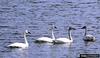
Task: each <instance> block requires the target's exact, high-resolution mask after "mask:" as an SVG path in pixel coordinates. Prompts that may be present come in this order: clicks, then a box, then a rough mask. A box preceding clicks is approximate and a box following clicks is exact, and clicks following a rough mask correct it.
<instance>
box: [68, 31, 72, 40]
mask: <svg viewBox="0 0 100 58" xmlns="http://www.w3.org/2000/svg"><path fill="white" fill-rule="evenodd" d="M68 36H69V39H70V40H73V39H72V36H71V30H68Z"/></svg>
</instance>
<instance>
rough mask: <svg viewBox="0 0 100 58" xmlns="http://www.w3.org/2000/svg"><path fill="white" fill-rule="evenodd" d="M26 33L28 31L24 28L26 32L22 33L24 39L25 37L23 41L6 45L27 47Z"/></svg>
mask: <svg viewBox="0 0 100 58" xmlns="http://www.w3.org/2000/svg"><path fill="white" fill-rule="evenodd" d="M27 33H28V31H27V30H26V32H25V33H24V39H25V43H17V42H16V43H12V44H10V45H8V47H11V48H27V47H28V46H29V44H28V42H27V39H26V34H27Z"/></svg>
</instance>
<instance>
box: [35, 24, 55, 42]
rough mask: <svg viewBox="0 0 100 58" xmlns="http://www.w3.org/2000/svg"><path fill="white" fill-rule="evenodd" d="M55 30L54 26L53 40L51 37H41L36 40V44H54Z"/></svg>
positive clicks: (52, 29)
mask: <svg viewBox="0 0 100 58" xmlns="http://www.w3.org/2000/svg"><path fill="white" fill-rule="evenodd" d="M54 28H55V26H54V25H52V28H51V31H52V32H51V33H52V38H49V37H40V38H38V39H36V40H35V42H36V43H52V42H53V40H55V36H54Z"/></svg>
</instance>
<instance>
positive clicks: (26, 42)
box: [24, 33, 29, 46]
mask: <svg viewBox="0 0 100 58" xmlns="http://www.w3.org/2000/svg"><path fill="white" fill-rule="evenodd" d="M24 39H25V44H26V45H27V46H28V45H29V44H28V41H27V38H26V33H24Z"/></svg>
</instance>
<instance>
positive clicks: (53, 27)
mask: <svg viewBox="0 0 100 58" xmlns="http://www.w3.org/2000/svg"><path fill="white" fill-rule="evenodd" d="M51 25H52V27H51V28H50V29H49V30H54V29H57V27H56V26H55V25H54V24H51Z"/></svg>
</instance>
